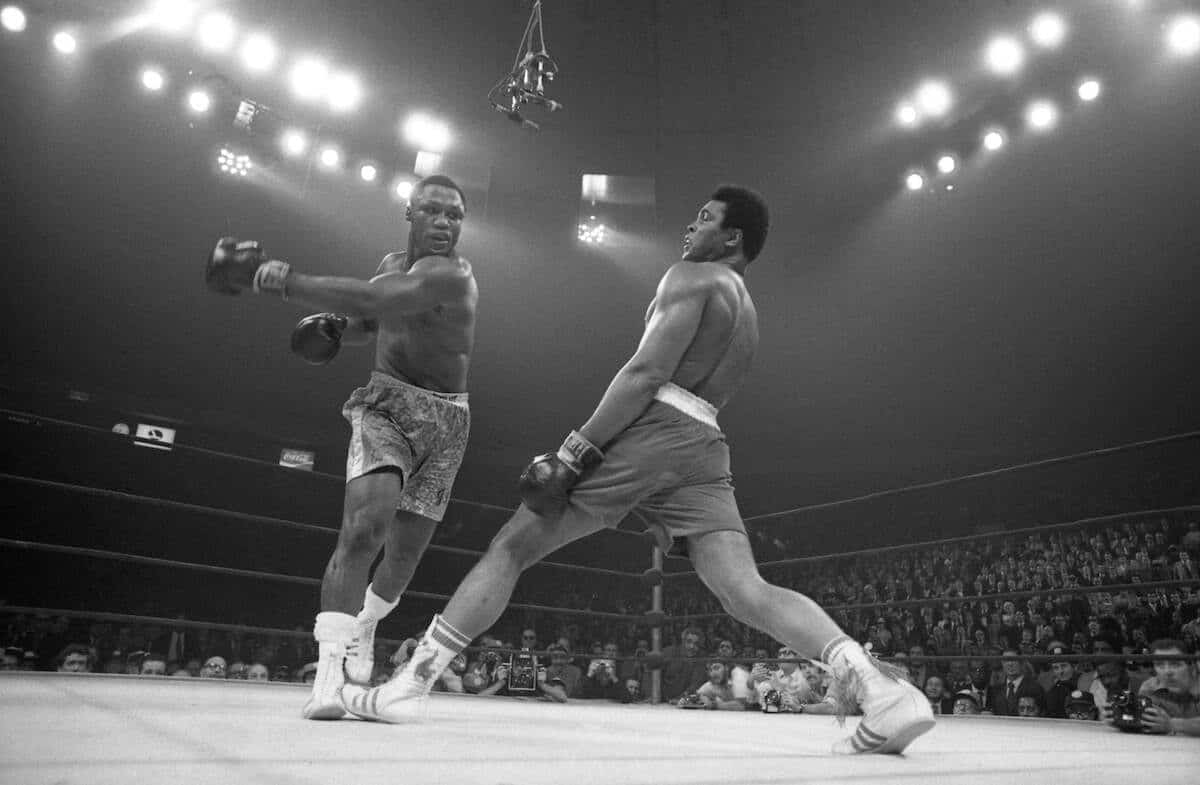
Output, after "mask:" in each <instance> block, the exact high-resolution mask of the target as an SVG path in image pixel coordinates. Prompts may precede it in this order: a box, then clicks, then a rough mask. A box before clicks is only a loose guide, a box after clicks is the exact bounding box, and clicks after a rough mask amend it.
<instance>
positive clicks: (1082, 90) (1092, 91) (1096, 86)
mask: <svg viewBox="0 0 1200 785" xmlns="http://www.w3.org/2000/svg"><path fill="white" fill-rule="evenodd" d="M1077 92H1078V93H1079V98H1080V100H1082V101H1095V100H1096V99H1097V98H1099V97H1100V82H1099V80H1096V79H1084V80H1083V81H1082V82H1080V83H1079V88H1078V90H1077Z"/></svg>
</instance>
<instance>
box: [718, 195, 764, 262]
mask: <svg viewBox="0 0 1200 785" xmlns="http://www.w3.org/2000/svg"><path fill="white" fill-rule="evenodd" d="M709 198H710V199H712V200H713V201H716V202H724V203H725V218H724V219H723V220H722V221H721V228H722V229H741V230H742V251H743V252H744V253H745V254H746V259H747V260H748V261H751V262H752V261H754V259H755V258H756V257H757V256H758V254H759V253H760V252H761V251H762V249H763V246H764V245H765V244H766V242H767V229H768V228H769V227H770V224H771V220H770V216H769V214H768V213H767V203H766V201H764V200H763V198H762V196H761V195H760V194H759V193H757V192H756V191H752V190H750V189H749V188H744V187H742V186H740V185H721V186H718V187H717V190H716V191H714V192H713V195H712V196H711V197H709Z"/></svg>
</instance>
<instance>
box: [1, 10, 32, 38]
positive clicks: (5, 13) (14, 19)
mask: <svg viewBox="0 0 1200 785" xmlns="http://www.w3.org/2000/svg"><path fill="white" fill-rule="evenodd" d="M0 24H2V25H4V29H5V30H8V31H9V32H13V33H19V32H21V31H22V30H24V29H25V24H26V20H25V12H24V11H22V10H21V9H20V8H17V7H16V6H15V5H6V6H4V9H3V10H0Z"/></svg>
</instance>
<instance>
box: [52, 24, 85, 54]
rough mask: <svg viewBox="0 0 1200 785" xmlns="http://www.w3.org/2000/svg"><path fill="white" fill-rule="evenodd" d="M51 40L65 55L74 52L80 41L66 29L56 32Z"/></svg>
mask: <svg viewBox="0 0 1200 785" xmlns="http://www.w3.org/2000/svg"><path fill="white" fill-rule="evenodd" d="M51 42H52V43H53V44H54V48H55V49H57V50H58V51H59V52H61V53H62V54H65V55H69V54H74V53H75V50H76V49H77V48H78V47H79V42H78V41H76V40H75V36H73V35H71V34H70V33H68V32H66V31H65V30H64V31H59V32H57V33H55V34H54V38H52V39H51Z"/></svg>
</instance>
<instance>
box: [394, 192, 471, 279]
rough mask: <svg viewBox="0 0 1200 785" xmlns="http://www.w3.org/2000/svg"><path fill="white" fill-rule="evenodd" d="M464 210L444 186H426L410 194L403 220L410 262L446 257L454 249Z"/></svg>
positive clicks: (454, 194)
mask: <svg viewBox="0 0 1200 785" xmlns="http://www.w3.org/2000/svg"><path fill="white" fill-rule="evenodd" d="M465 212H466V210H465V208H464V206H463V200H462V197H461V196H459V194H458V191H456V190H454V189H453V188H447V187H446V186H444V185H426V186H424V187H422V188H421V189H420V190H419V191H414V192H413V194H412V200H411V201H410V202H409V205H408V210H407V211H406V212H405V218H406V219H407V220H408V222H409V223H410V224H412V228H411V229H409V237H408V242H409V247H411V248H412V249H413V261H416V260H417V259H420V258H421V257H423V256H449V255H450V254H451V253H453V251H454V248H455V246H456V245H458V235H459V233H460V232H461V231H462V222H463V215H464V214H465Z"/></svg>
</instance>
